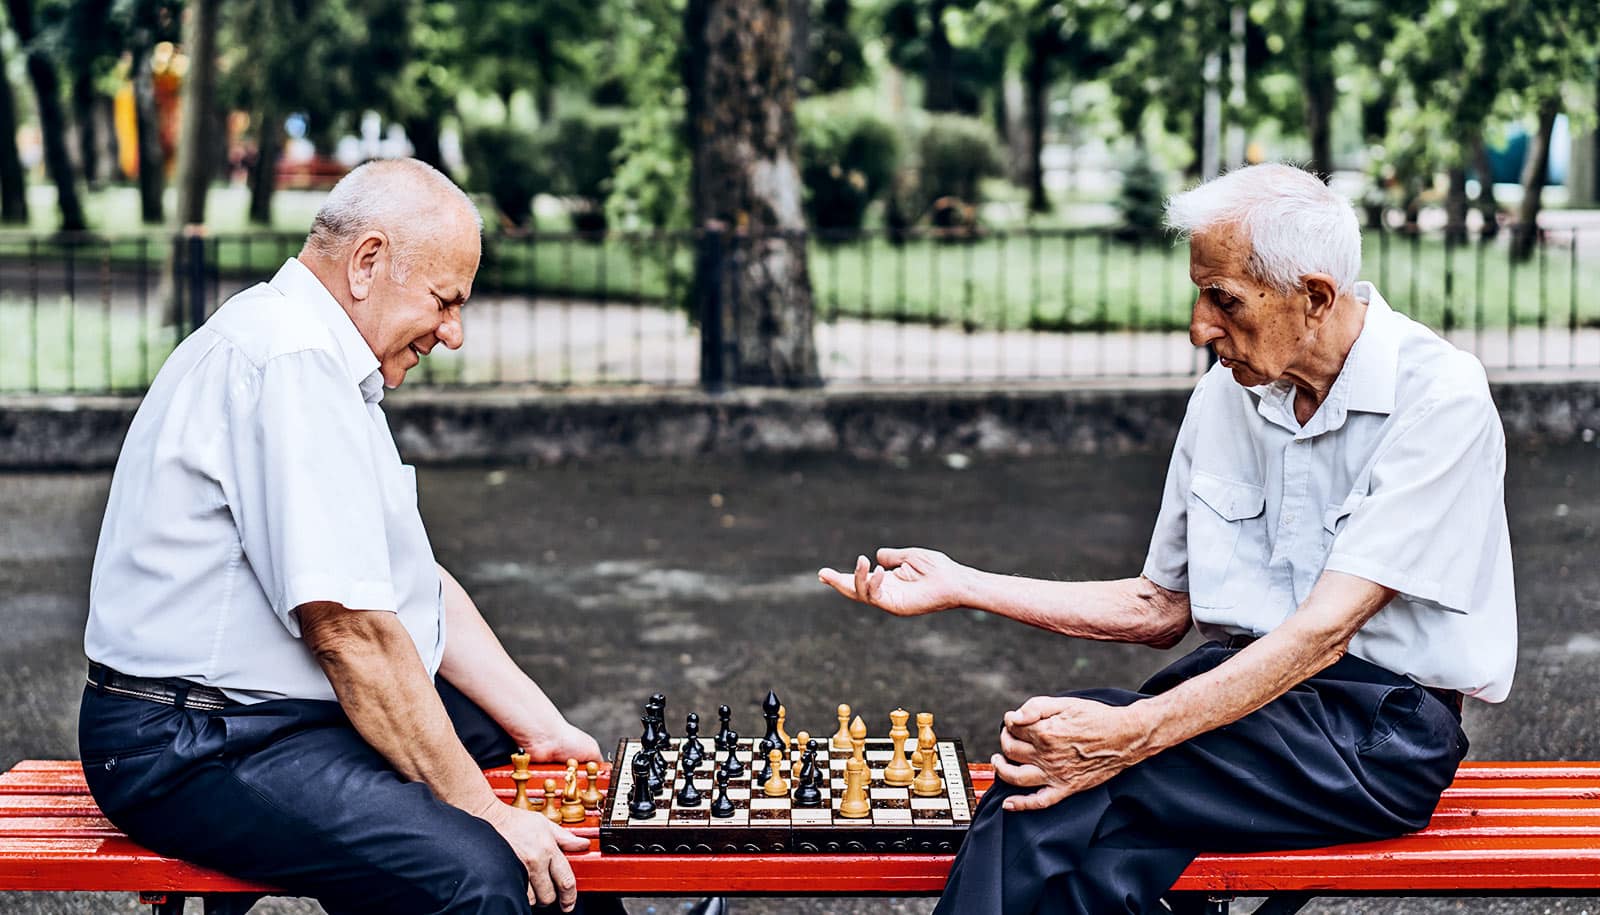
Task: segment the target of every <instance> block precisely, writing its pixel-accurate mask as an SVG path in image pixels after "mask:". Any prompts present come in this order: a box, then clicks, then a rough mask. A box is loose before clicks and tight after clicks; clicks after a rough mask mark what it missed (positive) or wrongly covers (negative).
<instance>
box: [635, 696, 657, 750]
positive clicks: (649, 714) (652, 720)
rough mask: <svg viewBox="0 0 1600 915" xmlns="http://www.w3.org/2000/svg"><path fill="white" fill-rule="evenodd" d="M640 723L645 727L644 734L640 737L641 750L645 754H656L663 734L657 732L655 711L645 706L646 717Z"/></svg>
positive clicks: (643, 716) (642, 717)
mask: <svg viewBox="0 0 1600 915" xmlns="http://www.w3.org/2000/svg"><path fill="white" fill-rule="evenodd" d="M639 721H640V723H642V724H643V725H644V733H643V734H640V735H639V750H640V752H643V753H654V752H655V751H656V744H657V743H659V742H660V740H661V732H660V731H658V730H656V716H655V710H654V709H653V708H651V707H650V706H645V709H644V715H642V716H641V717H640V718H639Z"/></svg>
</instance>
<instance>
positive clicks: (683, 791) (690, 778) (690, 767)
mask: <svg viewBox="0 0 1600 915" xmlns="http://www.w3.org/2000/svg"><path fill="white" fill-rule="evenodd" d="M697 768H699V766H698V765H697V764H695V763H693V762H690V761H689V759H688V757H685V758H684V760H683V787H682V788H679V789H678V806H679V807H699V806H700V789H699V788H696V787H695V786H694V771H695V769H697Z"/></svg>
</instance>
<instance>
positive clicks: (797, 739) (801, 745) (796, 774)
mask: <svg viewBox="0 0 1600 915" xmlns="http://www.w3.org/2000/svg"><path fill="white" fill-rule="evenodd" d="M810 744H811V732H810V731H801V732H800V733H798V734H796V735H794V741H793V743H791V744H790V745H789V746H790V750H791V751H792V752H794V753H795V757H794V765H793V766H791V767H790V769H789V777H790V778H792V779H796V780H798V779H799V778H800V763H801V762H802V761H803V760H804V753H805V752H806V747H807V746H809V745H810Z"/></svg>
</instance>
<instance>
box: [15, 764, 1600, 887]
mask: <svg viewBox="0 0 1600 915" xmlns="http://www.w3.org/2000/svg"><path fill="white" fill-rule="evenodd" d="M508 774H509V770H508V769H497V770H494V771H492V772H490V773H489V780H490V783H491V784H492V785H493V786H494V787H495V790H496V791H497V792H498V793H499V794H500V795H501V796H502V797H504V798H506V799H507V800H509V799H510V798H511V797H512V794H513V788H512V782H511V780H510V778H509V777H508ZM557 774H558V767H554V766H535V767H534V775H535V776H536V778H534V780H533V781H531V782H530V784H531V785H540V784H543V779H544V778H545V777H547V776H555V775H557ZM972 775H973V782H974V784H975V786H976V788H977V790H978V792H979V793H980V794H981V793H982V792H983V791H984V790H985V789H987V788H988V787H989V785H990V783H991V782H992V781H993V779H994V774H993V772H992V770H991V769H990V768H989V767H988V766H973V767H972ZM605 778H606V776H605V775H604V774H603V775H602V783H604V781H605ZM536 794H537V792H536ZM577 832H579V834H582V835H587V836H588V837H589V838H590V839H591V841H594V840H596V838H597V834H598V824H597V822H596V820H595V819H594V817H593V816H591V817H590V819H589V820H588V821H587V822H585V823H584V825H583V826H581V827H578V828H577ZM571 860H572V865H573V871H574V872H575V873H576V875H577V878H578V885H579V886H581V887H584V888H585V889H588V890H595V891H601V892H611V893H621V894H625V895H629V896H669V895H693V896H699V895H741V894H743V895H779V896H781V895H792V896H817V895H830V894H831V895H844V896H862V895H898V896H915V895H934V894H937V893H938V892H939V890H940V888H941V887H943V885H944V880H945V875H946V873H947V872H948V871H949V868H950V862H951V858H950V856H946V855H861V854H855V855H811V854H807V855H798V854H796V855H721V856H679V855H604V856H602V855H601V854H600V852H599V850H598V848H597V846H594V845H591V848H590V850H589V851H588V852H587V853H584V854H581V855H576V856H573V858H572V859H571ZM1173 889H1174V890H1175V891H1178V892H1179V893H1182V894H1184V896H1183V898H1185V899H1186V900H1188V901H1187V902H1186V903H1185V905H1186V907H1188V906H1193V907H1194V908H1193V910H1194V911H1210V912H1226V911H1227V904H1228V900H1230V899H1232V898H1233V897H1235V896H1269V897H1274V898H1273V900H1272V901H1271V902H1269V903H1268V908H1267V909H1263V910H1261V911H1271V912H1277V913H1286V912H1293V911H1294V910H1296V909H1297V908H1299V907H1300V906H1301V905H1303V904H1304V903H1305V901H1307V900H1308V899H1310V898H1313V897H1316V896H1367V895H1396V896H1497V895H1550V896H1563V895H1565V896H1587V895H1595V894H1597V893H1600V763H1538V762H1501V763H1484V762H1479V763H1467V764H1465V765H1463V766H1462V768H1461V771H1460V773H1459V774H1458V775H1457V777H1456V782H1455V784H1454V785H1453V786H1452V787H1451V788H1450V789H1449V790H1448V791H1446V792H1445V795H1444V798H1443V800H1442V801H1441V802H1440V804H1439V809H1438V811H1437V812H1435V813H1434V816H1433V822H1432V823H1431V824H1429V826H1428V828H1427V829H1425V830H1423V831H1422V832H1419V833H1415V834H1413V835H1409V836H1404V837H1401V838H1398V839H1392V840H1387V841H1383V842H1370V843H1365V844H1359V845H1341V846H1338V847H1334V848H1324V849H1317V850H1314V851H1301V852H1283V853H1271V854H1252V855H1204V856H1202V857H1201V858H1199V859H1198V860H1196V861H1195V862H1194V864H1193V865H1191V866H1190V867H1189V869H1188V870H1187V871H1185V872H1184V874H1183V876H1182V877H1181V878H1179V880H1178V882H1177V884H1176V885H1175V886H1174V887H1173ZM0 890H40V891H45V890H67V891H89V890H99V891H107V890H109V891H130V892H137V893H140V894H141V896H142V898H143V899H144V901H146V902H148V903H150V904H152V905H153V906H155V910H156V912H157V915H163V913H167V912H179V911H181V910H182V905H183V897H184V896H196V895H198V896H206V897H208V898H210V899H212V900H215V901H219V902H220V901H223V900H226V899H227V898H228V897H225V896H212V894H228V893H254V894H262V893H268V894H270V893H271V891H272V888H271V887H267V886H260V885H256V884H251V883H247V882H245V881H241V880H235V879H233V878H231V877H226V876H223V875H222V874H218V873H216V872H214V871H208V870H205V869H203V868H200V867H195V866H194V865H191V864H186V863H184V862H182V861H175V860H173V859H171V858H163V857H160V856H159V855H156V854H153V853H151V852H149V851H146V850H144V849H143V848H140V847H139V846H138V845H135V844H134V843H133V842H132V841H130V840H129V839H128V838H127V837H126V836H124V835H122V833H120V832H119V831H118V830H117V829H116V828H115V827H114V826H112V825H111V824H110V823H109V822H108V821H107V820H106V819H105V818H104V817H103V816H101V814H100V811H99V809H98V808H97V807H96V806H95V803H94V799H93V798H91V797H90V796H89V793H88V790H87V788H85V786H84V782H83V771H82V769H81V767H80V766H79V765H78V763H76V762H56V761H24V762H21V763H18V764H17V765H16V767H15V768H13V769H11V770H10V771H9V772H5V773H3V774H0ZM235 898H237V897H235ZM214 908H215V910H216V911H225V910H226V904H225V902H222V904H218V905H216V906H215V907H214Z"/></svg>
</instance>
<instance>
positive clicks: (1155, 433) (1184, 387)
mask: <svg viewBox="0 0 1600 915" xmlns="http://www.w3.org/2000/svg"><path fill="white" fill-rule="evenodd" d="M1191 384H1192V382H1190V381H1188V380H1183V379H1180V380H1178V381H1155V382H1150V383H1129V382H1122V383H1118V384H1114V385H1113V384H1107V385H1093V384H1075V385H1072V386H1070V387H1061V386H1054V387H1043V386H1040V387H1032V386H1017V387H990V388H985V389H981V390H972V389H967V388H943V387H940V388H917V389H888V390H886V389H882V388H855V389H852V388H827V389H819V390H810V391H766V390H741V391H736V392H733V393H729V394H724V395H711V394H706V393H703V392H700V391H694V390H678V391H661V390H655V389H649V390H638V391H631V390H630V391H592V392H591V391H566V392H560V393H552V392H549V391H543V390H537V389H534V390H519V389H494V390H483V391H470V390H469V391H405V392H396V393H394V394H392V395H391V396H390V397H388V398H387V399H386V400H385V402H384V407H385V412H386V413H387V415H388V417H389V424H390V427H391V428H392V429H393V431H394V436H395V440H396V442H397V443H398V444H399V446H400V451H401V454H402V455H404V456H405V459H406V460H408V461H414V462H416V463H421V464H430V465H449V464H486V463H558V462H564V461H583V460H607V459H619V458H665V459H678V460H683V459H693V458H695V457H698V456H702V455H738V454H750V455H758V454H765V455H772V454H790V453H802V452H808V453H844V454H848V455H851V456H853V457H858V458H865V459H879V458H893V457H898V456H904V455H912V454H930V453H934V454H938V453H949V452H958V451H960V452H974V453H988V454H1018V455H1027V454H1045V453H1061V452H1068V453H1080V454H1089V453H1101V454H1121V453H1129V452H1137V451H1149V450H1156V451H1164V450H1167V449H1170V448H1171V447H1172V441H1173V439H1174V437H1175V436H1176V435H1177V431H1178V425H1179V423H1180V422H1181V421H1182V418H1183V410H1184V406H1185V404H1186V403H1187V400H1188V394H1189V389H1190V387H1191ZM1494 396H1495V401H1496V403H1498V404H1499V406H1500V412H1501V417H1502V419H1503V421H1504V422H1505V427H1506V435H1507V437H1508V439H1510V440H1511V441H1513V442H1515V443H1519V444H1559V443H1564V442H1570V441H1580V440H1581V441H1591V440H1593V438H1594V435H1595V430H1600V380H1594V379H1589V378H1585V379H1576V380H1555V381H1522V382H1514V383H1513V382H1502V383H1497V384H1495V385H1494ZM138 403H139V401H138V398H137V397H131V396H130V397H105V396H94V397H77V396H55V397H52V396H16V397H6V398H0V470H22V469H71V470H89V469H106V468H110V467H112V466H114V465H115V464H116V459H117V451H118V449H119V448H121V445H122V438H123V436H124V435H125V434H126V432H127V427H128V424H129V422H131V421H132V419H133V414H134V411H135V410H136V409H137V407H138Z"/></svg>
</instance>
